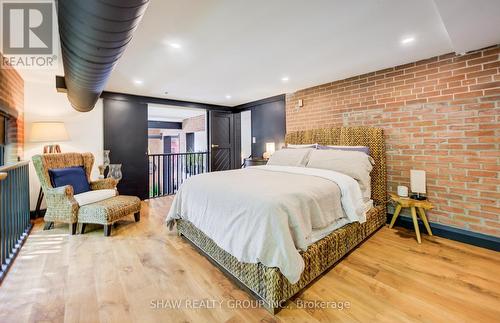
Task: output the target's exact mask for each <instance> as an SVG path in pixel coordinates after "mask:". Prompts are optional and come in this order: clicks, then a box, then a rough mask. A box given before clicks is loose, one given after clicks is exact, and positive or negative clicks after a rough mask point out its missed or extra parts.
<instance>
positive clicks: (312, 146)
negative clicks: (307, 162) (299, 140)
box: [286, 144, 318, 149]
mask: <svg viewBox="0 0 500 323" xmlns="http://www.w3.org/2000/svg"><path fill="white" fill-rule="evenodd" d="M286 148H291V149H297V148H314V149H316V148H318V144H305V145H294V144H286Z"/></svg>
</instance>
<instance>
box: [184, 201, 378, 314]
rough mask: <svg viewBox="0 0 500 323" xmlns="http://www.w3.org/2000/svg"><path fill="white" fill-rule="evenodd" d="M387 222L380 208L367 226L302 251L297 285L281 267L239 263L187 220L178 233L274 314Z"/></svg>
mask: <svg viewBox="0 0 500 323" xmlns="http://www.w3.org/2000/svg"><path fill="white" fill-rule="evenodd" d="M385 222H386V210H385V206H382V205H379V206H376V207H374V208H372V209H371V210H370V211H369V212H368V214H367V220H366V222H365V223H363V224H359V223H358V222H355V223H350V224H348V225H345V226H343V227H342V228H339V229H337V230H335V231H333V232H332V233H330V234H329V235H328V236H326V237H325V238H323V239H321V240H319V241H317V242H315V243H313V244H312V245H310V246H309V248H308V249H307V251H305V252H301V255H302V257H303V258H304V262H305V269H304V272H303V273H302V276H301V278H300V280H299V281H298V282H297V283H295V284H291V283H290V282H289V281H288V280H287V279H286V278H285V277H284V276H283V275H282V274H281V272H280V271H279V269H278V268H275V267H266V266H264V265H262V264H260V263H259V264H249V263H242V262H239V261H238V260H237V259H236V258H235V257H233V256H232V255H230V254H229V253H227V252H226V251H224V250H223V249H222V248H220V247H218V246H217V245H216V244H215V242H213V241H212V240H211V239H210V238H209V237H207V236H206V235H205V234H204V233H203V232H201V231H200V230H198V229H197V228H196V227H195V226H194V225H192V224H191V223H190V222H188V221H184V220H177V230H178V232H179V234H181V235H183V236H184V237H185V238H187V239H188V240H189V241H190V242H191V243H193V244H194V245H195V246H196V247H197V248H198V249H199V250H200V251H201V253H202V254H204V255H205V256H207V257H208V258H209V260H211V261H212V262H213V263H215V264H216V265H218V266H219V267H220V268H221V269H222V270H223V271H224V272H225V273H226V274H229V275H230V276H232V277H231V278H233V279H235V280H236V283H238V284H239V285H240V286H242V285H243V286H242V287H245V288H246V289H248V290H249V291H250V292H252V294H253V295H254V296H256V297H258V298H259V299H261V300H262V301H264V303H265V304H264V306H265V307H266V309H267V310H268V311H270V312H271V313H273V314H274V313H276V312H277V311H278V310H279V309H280V308H281V307H283V306H284V305H285V302H286V301H287V300H289V299H290V298H291V297H292V296H293V295H295V294H296V293H298V292H299V291H300V290H301V289H303V288H304V287H306V286H307V285H308V284H309V283H310V282H312V281H313V280H314V279H316V278H317V277H318V276H320V275H321V274H322V273H324V272H325V271H327V270H328V269H329V268H331V267H332V266H333V265H334V264H335V263H337V262H338V261H339V260H340V259H341V258H342V257H343V256H344V255H346V254H347V253H348V252H349V251H350V250H352V249H353V248H354V247H356V246H357V245H359V244H360V243H361V242H362V241H363V240H364V239H365V238H366V237H368V236H369V235H370V234H372V233H373V232H375V231H376V230H377V229H378V228H380V227H381V226H382V225H384V223H385Z"/></svg>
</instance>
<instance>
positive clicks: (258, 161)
mask: <svg viewBox="0 0 500 323" xmlns="http://www.w3.org/2000/svg"><path fill="white" fill-rule="evenodd" d="M266 164H267V159H264V158H257V157H252V158H245V164H244V165H245V167H249V166H262V165H266Z"/></svg>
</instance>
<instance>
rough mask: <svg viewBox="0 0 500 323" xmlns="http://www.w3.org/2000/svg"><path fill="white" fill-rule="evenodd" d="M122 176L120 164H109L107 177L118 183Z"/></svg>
mask: <svg viewBox="0 0 500 323" xmlns="http://www.w3.org/2000/svg"><path fill="white" fill-rule="evenodd" d="M122 176H123V174H122V164H109V172H108V177H111V178H114V179H116V180H117V181H118V182H119V181H120V180H121V179H122Z"/></svg>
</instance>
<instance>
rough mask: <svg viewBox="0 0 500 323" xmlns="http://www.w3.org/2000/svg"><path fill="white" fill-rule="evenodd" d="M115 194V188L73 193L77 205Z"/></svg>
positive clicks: (107, 197) (104, 198) (97, 200)
mask: <svg viewBox="0 0 500 323" xmlns="http://www.w3.org/2000/svg"><path fill="white" fill-rule="evenodd" d="M114 196H116V190H115V189H105V190H95V191H88V192H83V193H80V194H76V195H74V198H75V200H76V202H77V203H78V205H79V206H84V205H87V204H92V203H95V202H99V201H102V200H106V199H109V198H112V197H114Z"/></svg>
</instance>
